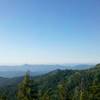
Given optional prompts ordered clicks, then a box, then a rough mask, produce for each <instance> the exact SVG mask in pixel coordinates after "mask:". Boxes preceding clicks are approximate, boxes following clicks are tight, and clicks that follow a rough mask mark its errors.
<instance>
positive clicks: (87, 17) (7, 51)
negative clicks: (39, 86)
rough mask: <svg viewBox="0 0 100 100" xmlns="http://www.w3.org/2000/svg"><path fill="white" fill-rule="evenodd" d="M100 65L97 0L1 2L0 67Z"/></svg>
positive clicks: (22, 0)
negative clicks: (13, 65) (68, 64)
mask: <svg viewBox="0 0 100 100" xmlns="http://www.w3.org/2000/svg"><path fill="white" fill-rule="evenodd" d="M99 62H100V0H0V64H24V63H25V64H26V63H27V64H60V63H99Z"/></svg>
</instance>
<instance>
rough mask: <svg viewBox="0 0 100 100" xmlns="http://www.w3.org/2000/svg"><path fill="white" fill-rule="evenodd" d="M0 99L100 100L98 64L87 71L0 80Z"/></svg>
mask: <svg viewBox="0 0 100 100" xmlns="http://www.w3.org/2000/svg"><path fill="white" fill-rule="evenodd" d="M0 100H100V64H98V65H96V66H95V67H94V68H91V69H87V70H55V71H52V72H50V73H48V74H45V75H42V76H37V77H31V76H30V74H29V72H27V73H26V75H25V76H24V77H17V78H11V79H8V78H0Z"/></svg>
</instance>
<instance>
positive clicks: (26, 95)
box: [17, 72, 38, 100]
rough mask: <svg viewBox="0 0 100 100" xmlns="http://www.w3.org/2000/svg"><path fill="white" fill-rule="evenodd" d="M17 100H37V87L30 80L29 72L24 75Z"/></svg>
mask: <svg viewBox="0 0 100 100" xmlns="http://www.w3.org/2000/svg"><path fill="white" fill-rule="evenodd" d="M17 97H18V100H37V98H38V90H37V85H36V84H35V83H34V82H33V80H31V78H30V74H29V72H27V73H26V75H25V77H24V80H23V81H22V83H21V84H20V85H19V89H18V95H17Z"/></svg>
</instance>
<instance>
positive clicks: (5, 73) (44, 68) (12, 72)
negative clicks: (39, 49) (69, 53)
mask: <svg viewBox="0 0 100 100" xmlns="http://www.w3.org/2000/svg"><path fill="white" fill-rule="evenodd" d="M94 66H95V65H90V64H64V65H43V64H41V65H29V64H24V65H16V66H0V76H1V77H19V76H23V75H24V74H25V73H26V71H30V73H31V75H32V76H36V75H42V74H45V73H48V72H50V71H53V70H57V69H72V70H84V69H88V68H91V67H94Z"/></svg>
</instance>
